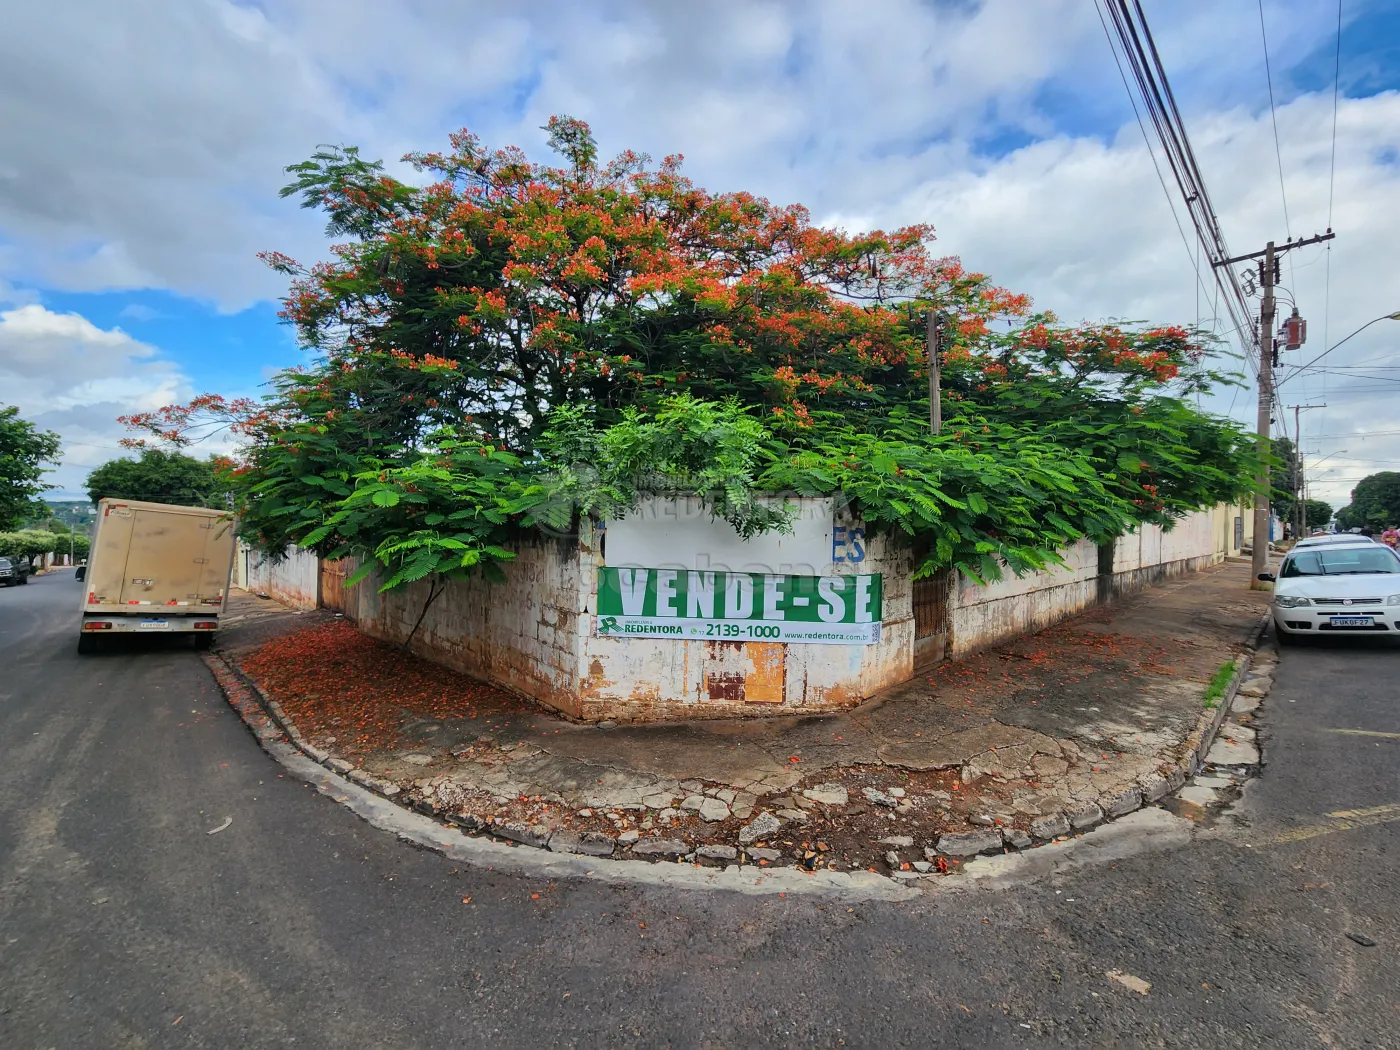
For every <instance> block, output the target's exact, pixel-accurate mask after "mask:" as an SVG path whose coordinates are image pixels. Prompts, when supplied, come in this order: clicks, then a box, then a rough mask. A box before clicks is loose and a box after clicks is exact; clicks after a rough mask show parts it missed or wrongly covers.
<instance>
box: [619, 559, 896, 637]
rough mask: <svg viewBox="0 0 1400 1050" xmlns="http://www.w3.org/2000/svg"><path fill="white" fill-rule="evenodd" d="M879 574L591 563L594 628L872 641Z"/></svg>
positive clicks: (633, 633) (876, 633)
mask: <svg viewBox="0 0 1400 1050" xmlns="http://www.w3.org/2000/svg"><path fill="white" fill-rule="evenodd" d="M881 592H882V588H881V578H880V576H879V575H878V574H875V575H871V576H780V575H774V574H771V573H750V572H707V571H695V570H687V569H622V568H613V567H608V568H601V569H599V570H598V621H597V626H598V633H599V634H600V635H604V636H608V637H619V638H626V637H632V638H677V639H682V640H690V639H718V640H728V641H742V642H747V641H772V642H828V643H834V644H838V645H873V644H874V643H875V642H878V641H879V640H880V626H881V620H882V618H883V608H882V604H883V603H882V593H881Z"/></svg>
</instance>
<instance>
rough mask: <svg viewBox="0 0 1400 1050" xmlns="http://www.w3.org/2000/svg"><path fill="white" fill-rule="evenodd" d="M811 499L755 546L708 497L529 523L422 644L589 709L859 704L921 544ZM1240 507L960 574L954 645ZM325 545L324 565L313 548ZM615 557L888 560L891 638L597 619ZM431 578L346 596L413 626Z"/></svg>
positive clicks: (810, 709)
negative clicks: (651, 627)
mask: <svg viewBox="0 0 1400 1050" xmlns="http://www.w3.org/2000/svg"><path fill="white" fill-rule="evenodd" d="M810 503H811V504H813V506H810V507H804V508H802V513H803V518H802V519H801V520H802V521H803V522H804V524H803V525H802V527H801V528H800V529H799V530H796V531H795V532H794V534H793V535H791V536H787V537H784V538H783V540H782V541H781V542H778V541H776V540H774V539H773V538H772V537H770V538H768V539H767V540H766V541H764V542H763V543H760V544H757V545H755V546H754V547H752V548H747V549H746V548H742V547H738V548H736V547H735V537H733V533H732V530H731V529H730V528H729V526H728V525H727V524H726V523H724V522H722V521H721V522H712V521H709V520H708V519H707V518H706V519H705V520H703V521H702V520H699V518H698V517H697V512H696V511H695V509H694V508H686V507H684V506H681V505H673V506H652V507H648V508H645V513H644V514H642V515H639V517H638V518H637V520H635V521H631V522H627V523H623V524H622V525H621V527H620V526H619V524H618V523H613V525H612V526H610V527H608V528H607V529H600V528H596V527H594V526H592V525H590V524H589V523H587V522H585V523H584V527H583V529H582V530H581V533H580V535H578V536H576V537H566V538H565V537H561V538H557V539H545V538H529V539H522V540H521V541H520V542H519V543H517V544H516V546H515V550H516V552H517V556H516V559H515V560H514V561H513V562H511V563H510V564H509V565H507V566H506V570H505V571H506V577H507V579H506V582H505V583H503V584H491V583H488V582H487V581H486V580H484V579H480V578H477V579H473V580H469V581H454V582H451V583H449V584H447V585H446V589H445V590H444V591H443V593H442V594H441V595H440V596H439V597H438V598H437V599H436V600H435V601H434V602H433V604H432V605H431V606H430V607H429V608H428V610H427V612H426V613H425V614H424V615H423V619H422V623H421V624H420V626H419V627H418V630H417V632H416V633H415V634H414V638H413V649H414V650H415V651H416V652H419V653H420V654H422V655H423V656H425V657H427V658H428V659H431V660H434V661H437V662H438V663H442V664H445V665H447V666H449V667H453V668H456V669H457V670H460V671H464V672H466V673H468V674H471V675H474V676H476V677H478V678H482V679H485V680H489V681H493V682H496V683H499V684H501V685H504V686H507V687H509V688H512V689H516V690H518V691H520V692H522V693H525V694H527V695H529V696H532V697H534V698H536V699H537V700H539V701H541V702H543V703H545V704H548V705H549V706H551V707H554V708H556V709H558V710H560V711H563V712H565V713H566V714H569V715H571V716H573V717H577V718H582V719H585V720H588V721H601V720H604V719H616V720H619V721H650V720H662V719H691V718H716V717H726V716H736V715H739V716H743V715H764V714H768V715H772V714H797V713H818V712H826V711H833V710H838V709H842V708H847V707H851V706H853V705H855V704H857V703H859V702H860V701H861V700H863V699H865V698H867V697H869V696H872V695H874V694H875V693H878V692H879V691H881V690H882V689H886V688H889V687H891V686H894V685H898V684H899V683H901V682H905V681H908V680H909V679H910V678H911V677H912V676H913V666H914V665H913V653H914V631H915V627H914V614H913V595H912V590H913V588H912V586H911V583H910V580H909V573H910V569H911V564H912V557H911V552H910V550H909V548H908V547H907V546H906V545H904V544H902V543H899V542H898V541H896V540H893V539H891V538H889V537H883V536H874V537H867V536H866V535H865V533H864V529H863V527H862V524H861V523H860V522H859V521H857V520H854V519H852V518H851V516H850V515H849V514H848V513H847V512H845V511H833V510H832V509H831V506H830V504H829V503H827V502H826V501H817V500H813V501H810ZM1237 513H1238V512H1237V508H1217V509H1216V510H1214V511H1208V512H1202V513H1200V514H1196V515H1192V516H1190V517H1188V518H1186V519H1184V520H1183V521H1182V522H1180V523H1179V524H1178V525H1177V527H1176V529H1174V530H1173V531H1172V532H1170V533H1163V532H1162V531H1161V530H1160V529H1158V528H1156V527H1151V526H1149V527H1145V528H1143V529H1142V530H1140V532H1139V533H1137V534H1134V535H1132V536H1126V537H1121V538H1120V539H1119V540H1118V541H1117V542H1116V543H1115V544H1114V549H1113V566H1112V568H1113V571H1112V572H1111V573H1107V574H1105V573H1103V572H1101V569H1102V568H1104V567H1106V565H1105V563H1104V562H1103V561H1102V560H1101V552H1100V550H1099V548H1098V547H1096V546H1095V545H1093V544H1092V543H1089V542H1087V541H1081V542H1079V543H1076V544H1074V545H1073V546H1071V547H1069V548H1067V549H1066V550H1065V551H1064V552H1063V556H1064V559H1065V564H1064V565H1063V566H1060V567H1057V568H1055V569H1053V570H1051V571H1048V572H1041V573H1033V574H1029V575H1027V576H1023V577H1020V578H1017V577H1015V576H1011V575H1008V576H1007V577H1005V578H1004V579H1002V580H1000V581H997V582H995V583H991V584H988V585H986V586H983V585H980V584H977V583H975V582H973V581H972V580H970V579H967V578H966V577H958V578H957V580H956V582H955V583H954V585H953V590H952V593H951V595H950V598H949V603H948V604H949V610H948V618H949V621H950V626H951V630H950V635H951V649H950V650H949V655H952V656H958V655H962V654H965V653H968V652H973V651H975V650H977V649H981V648H985V647H987V646H989V645H994V644H996V643H997V642H999V641H1002V640H1004V639H1007V638H1012V637H1016V636H1019V635H1022V634H1025V633H1028V632H1031V631H1035V630H1038V629H1040V628H1043V627H1047V626H1049V625H1051V624H1053V623H1056V622H1058V621H1059V620H1061V619H1063V618H1064V617H1066V616H1069V615H1071V614H1073V613H1075V612H1078V611H1080V610H1082V609H1085V608H1087V607H1089V606H1091V605H1093V604H1095V603H1096V602H1099V601H1103V600H1107V599H1110V598H1112V597H1113V596H1115V595H1117V594H1124V593H1128V592H1130V591H1133V590H1136V589H1138V588H1140V587H1143V586H1146V585H1148V584H1149V583H1152V582H1158V581H1161V580H1163V579H1167V578H1169V577H1172V576H1176V575H1180V574H1183V573H1186V572H1189V571H1192V570H1194V569H1197V568H1200V567H1202V566H1204V565H1208V564H1211V563H1212V562H1214V561H1218V560H1219V559H1220V558H1222V557H1224V556H1225V555H1226V554H1227V553H1238V548H1237V547H1234V546H1232V541H1233V539H1234V518H1235V517H1236V516H1237ZM648 523H650V524H648ZM658 536H660V537H661V538H660V539H658ZM308 560H309V561H310V563H311V566H312V568H313V569H314V564H315V563H314V559H308ZM604 565H608V566H637V567H658V568H666V567H674V568H694V569H701V570H703V569H709V568H716V569H718V568H732V569H735V570H745V571H769V572H786V573H801V574H808V573H810V574H813V575H829V574H853V573H880V574H881V575H882V577H883V598H884V609H883V630H882V637H881V640H880V641H879V642H878V643H876V644H873V645H826V644H813V643H788V644H784V643H781V642H740V641H698V640H697V641H684V640H676V639H665V638H646V637H633V638H619V637H607V636H598V635H597V634H596V633H595V630H594V621H595V617H596V612H597V581H598V569H599V568H600V567H602V566H604ZM310 578H312V579H314V573H313V574H312V575H311V577H310ZM270 593H271V592H270ZM311 593H312V595H313V599H314V590H313V591H312V592H311ZM428 593H429V591H428V583H427V582H426V581H420V582H419V583H416V584H413V585H411V586H409V587H407V588H405V589H403V590H401V591H398V592H394V593H390V594H379V593H377V591H376V588H375V585H374V580H373V578H372V577H371V578H370V579H369V580H366V581H365V582H364V583H361V584H359V585H358V586H356V587H353V588H350V589H348V590H347V591H346V612H347V615H350V616H352V617H354V618H356V619H357V620H358V621H359V625H360V629H361V630H363V631H365V632H366V633H367V634H370V635H372V636H374V637H378V638H382V639H384V640H386V641H390V642H402V641H403V640H404V639H405V638H407V637H408V635H409V633H410V632H411V631H412V630H413V625H414V623H415V621H417V620H418V617H419V614H420V613H421V612H422V610H423V603H424V601H425V600H426V598H427V596H428Z"/></svg>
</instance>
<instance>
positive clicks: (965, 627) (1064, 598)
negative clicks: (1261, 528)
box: [950, 508, 1238, 656]
mask: <svg viewBox="0 0 1400 1050" xmlns="http://www.w3.org/2000/svg"><path fill="white" fill-rule="evenodd" d="M1224 517H1225V515H1224V514H1222V511H1221V509H1220V508H1216V509H1213V510H1208V511H1198V512H1196V513H1193V514H1188V515H1187V516H1186V517H1184V518H1182V519H1181V520H1179V521H1178V522H1177V523H1176V525H1175V526H1174V527H1173V528H1172V529H1171V531H1169V532H1168V531H1164V530H1163V529H1162V528H1161V526H1158V525H1144V526H1142V527H1140V528H1139V529H1137V531H1135V532H1132V533H1130V534H1128V535H1126V536H1120V537H1118V539H1117V540H1116V541H1115V542H1114V545H1113V574H1112V576H1110V577H1101V576H1100V575H1099V550H1098V547H1097V546H1095V545H1094V544H1092V543H1090V542H1089V541H1088V540H1080V541H1078V542H1077V543H1074V544H1072V545H1071V546H1069V547H1066V548H1064V549H1063V550H1062V551H1061V552H1060V555H1061V557H1063V558H1064V562H1065V564H1064V565H1063V566H1058V567H1056V568H1054V569H1049V570H1046V571H1043V572H1033V573H1027V574H1026V575H1024V576H1021V577H1019V578H1018V577H1015V576H1013V575H1011V574H1010V573H1007V575H1006V576H1005V577H1003V578H1002V579H1001V580H999V581H997V582H995V583H991V584H988V585H986V586H982V585H981V584H978V583H977V582H976V581H975V580H972V579H969V578H968V577H966V576H962V575H960V576H959V577H958V582H957V586H956V588H955V589H954V595H953V607H952V611H951V612H952V623H953V629H952V643H951V648H950V653H951V655H953V656H963V655H966V654H968V653H972V652H976V651H978V650H980V649H985V648H987V647H988V646H991V645H995V644H996V643H998V642H1000V641H1004V640H1006V639H1008V638H1015V637H1018V636H1020V635H1023V634H1029V633H1031V632H1033V631H1037V630H1040V629H1042V628H1044V627H1048V626H1050V625H1051V624H1053V623H1057V622H1059V621H1060V620H1062V619H1064V618H1065V617H1066V616H1070V615H1073V614H1074V613H1076V612H1079V611H1080V610H1081V609H1086V608H1088V607H1089V606H1091V605H1093V604H1095V603H1096V602H1100V601H1103V600H1105V599H1107V598H1109V597H1115V596H1118V595H1123V594H1128V593H1131V592H1132V591H1134V590H1138V589H1140V588H1142V587H1145V586H1147V585H1149V584H1151V583H1154V582H1159V581H1160V580H1163V579H1167V578H1170V577H1172V576H1179V575H1181V574H1183V573H1187V572H1192V571H1194V570H1196V569H1199V568H1201V567H1203V566H1205V565H1208V564H1210V563H1212V562H1215V561H1219V560H1220V559H1221V558H1223V557H1224V556H1225V555H1226V553H1227V547H1226V546H1225V545H1224V544H1222V539H1223V537H1222V534H1221V532H1220V531H1219V529H1218V527H1217V523H1218V522H1220V521H1221V520H1222V519H1223V518H1224ZM1228 522H1229V528H1230V529H1231V532H1232V533H1233V529H1234V524H1233V522H1234V518H1233V516H1232V515H1231V516H1229V517H1228ZM1234 553H1238V549H1236V550H1235V551H1234Z"/></svg>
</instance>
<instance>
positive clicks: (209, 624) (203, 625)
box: [194, 620, 219, 631]
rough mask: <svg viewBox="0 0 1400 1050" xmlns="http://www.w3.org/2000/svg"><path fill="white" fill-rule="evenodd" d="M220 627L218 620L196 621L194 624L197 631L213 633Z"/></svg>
mask: <svg viewBox="0 0 1400 1050" xmlns="http://www.w3.org/2000/svg"><path fill="white" fill-rule="evenodd" d="M218 626H219V622H218V621H217V620H196V621H195V622H194V629H195V630H196V631H212V630H214V628H216V627H218Z"/></svg>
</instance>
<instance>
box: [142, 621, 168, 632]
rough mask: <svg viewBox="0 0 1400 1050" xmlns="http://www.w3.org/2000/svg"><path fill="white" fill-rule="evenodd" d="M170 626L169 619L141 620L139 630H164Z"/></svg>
mask: <svg viewBox="0 0 1400 1050" xmlns="http://www.w3.org/2000/svg"><path fill="white" fill-rule="evenodd" d="M169 626H170V621H169V620H142V621H141V630H143V631H164V630H166V629H167V628H168V627H169Z"/></svg>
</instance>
